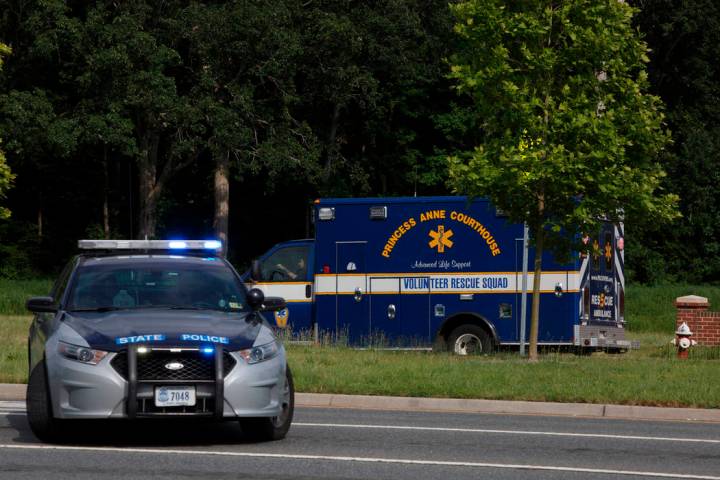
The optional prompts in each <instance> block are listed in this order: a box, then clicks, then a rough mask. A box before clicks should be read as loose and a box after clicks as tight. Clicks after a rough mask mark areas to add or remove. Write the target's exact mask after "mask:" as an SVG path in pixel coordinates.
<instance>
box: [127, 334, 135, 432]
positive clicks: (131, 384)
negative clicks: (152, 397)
mask: <svg viewBox="0 0 720 480" xmlns="http://www.w3.org/2000/svg"><path fill="white" fill-rule="evenodd" d="M127 369H128V370H127V371H128V392H127V404H126V406H125V410H126V411H127V417H128V418H130V419H134V418H136V417H137V404H138V402H137V347H136V346H135V345H130V346H129V347H128V351H127Z"/></svg>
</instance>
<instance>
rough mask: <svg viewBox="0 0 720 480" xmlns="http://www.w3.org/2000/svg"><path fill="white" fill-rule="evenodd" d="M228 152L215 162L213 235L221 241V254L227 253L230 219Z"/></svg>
mask: <svg viewBox="0 0 720 480" xmlns="http://www.w3.org/2000/svg"><path fill="white" fill-rule="evenodd" d="M229 170H230V153H229V152H227V153H226V154H225V155H223V156H221V157H220V158H218V159H217V160H216V163H215V218H214V220H213V228H214V229H215V236H216V237H217V238H218V240H220V241H221V242H222V255H223V256H225V255H227V248H228V229H229V221H230V182H229V180H228V176H229Z"/></svg>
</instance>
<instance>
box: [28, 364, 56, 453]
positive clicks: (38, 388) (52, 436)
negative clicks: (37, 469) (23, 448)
mask: <svg viewBox="0 0 720 480" xmlns="http://www.w3.org/2000/svg"><path fill="white" fill-rule="evenodd" d="M25 404H26V407H27V418H28V423H29V424H30V430H32V432H33V433H34V434H35V436H36V437H37V438H39V439H40V440H42V441H44V442H57V441H59V440H61V438H62V435H61V434H62V432H61V430H60V421H59V420H57V419H55V418H54V417H53V414H52V406H51V403H50V393H49V390H48V382H47V372H46V369H45V362H44V361H42V362H40V363H38V364H37V366H36V367H35V368H34V369H33V371H32V373H31V374H30V379H29V380H28V386H27V397H26V400H25Z"/></svg>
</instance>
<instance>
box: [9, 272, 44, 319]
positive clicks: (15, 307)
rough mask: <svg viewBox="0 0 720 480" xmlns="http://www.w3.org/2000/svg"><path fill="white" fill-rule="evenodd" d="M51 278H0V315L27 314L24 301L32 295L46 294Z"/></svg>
mask: <svg viewBox="0 0 720 480" xmlns="http://www.w3.org/2000/svg"><path fill="white" fill-rule="evenodd" d="M52 284H53V280H51V279H36V280H7V279H3V278H0V315H27V313H28V312H27V310H25V302H26V301H27V299H28V298H30V297H33V296H40V295H47V294H48V293H49V292H50V289H51V288H52Z"/></svg>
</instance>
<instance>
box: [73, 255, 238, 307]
mask: <svg viewBox="0 0 720 480" xmlns="http://www.w3.org/2000/svg"><path fill="white" fill-rule="evenodd" d="M143 260H144V261H143ZM139 308H169V309H192V310H220V311H244V310H247V309H248V307H247V302H246V301H245V290H244V287H243V286H242V284H241V283H240V281H239V280H238V279H237V278H236V276H235V275H234V273H233V272H232V271H231V270H230V269H229V268H228V267H227V266H226V265H225V264H223V263H222V262H219V261H217V260H215V261H208V262H202V260H201V259H188V260H187V261H178V260H174V261H171V260H167V261H162V260H157V259H147V258H145V259H132V260H130V259H128V260H126V261H119V260H116V259H109V258H105V259H98V260H93V261H89V262H86V263H85V264H84V265H82V266H80V267H79V268H78V270H77V273H76V275H75V277H74V281H73V287H72V290H71V293H70V299H69V302H68V310H71V311H100V312H102V311H110V310H119V309H139Z"/></svg>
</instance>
